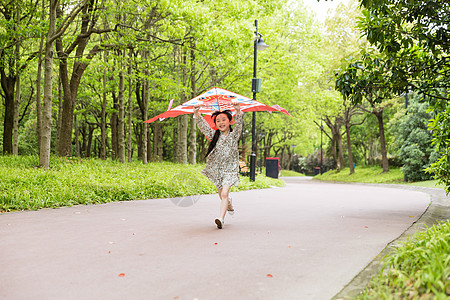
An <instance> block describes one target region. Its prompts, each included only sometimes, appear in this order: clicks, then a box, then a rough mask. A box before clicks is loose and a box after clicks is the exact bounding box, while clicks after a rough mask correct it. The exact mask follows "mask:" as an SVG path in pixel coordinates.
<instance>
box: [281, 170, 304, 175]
mask: <svg viewBox="0 0 450 300" xmlns="http://www.w3.org/2000/svg"><path fill="white" fill-rule="evenodd" d="M280 176H282V177H294V176H305V174H302V173H299V172H295V171H292V170H281V175H280Z"/></svg>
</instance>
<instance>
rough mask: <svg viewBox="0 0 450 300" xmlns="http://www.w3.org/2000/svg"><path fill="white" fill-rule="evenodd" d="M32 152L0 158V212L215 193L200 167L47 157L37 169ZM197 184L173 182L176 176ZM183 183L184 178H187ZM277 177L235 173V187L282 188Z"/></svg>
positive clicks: (35, 159)
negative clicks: (43, 166)
mask: <svg viewBox="0 0 450 300" xmlns="http://www.w3.org/2000/svg"><path fill="white" fill-rule="evenodd" d="M38 161H39V159H38V157H37V156H0V177H1V178H2V180H1V182H0V211H12V210H28V209H39V208H44V207H60V206H71V205H76V204H97V203H106V202H113V201H126V200H139V199H151V198H169V197H179V196H186V195H195V194H210V193H216V192H217V191H216V189H215V187H214V185H213V184H212V183H211V182H210V181H209V180H208V179H207V178H206V177H204V176H203V175H201V174H200V170H201V169H202V168H203V167H204V166H203V165H195V166H192V165H178V164H173V163H167V162H162V163H150V164H147V165H143V164H142V163H140V162H137V161H135V162H132V163H128V164H121V163H119V162H116V161H111V160H107V161H102V160H98V159H89V160H81V159H78V158H59V157H52V158H51V164H50V165H51V166H52V168H51V169H49V170H47V171H46V170H42V169H39V168H37V165H38ZM180 174H182V175H183V176H187V177H188V178H194V179H195V182H196V183H198V184H197V185H195V186H192V185H189V184H176V185H174V184H173V182H174V180H175V179H176V177H177V175H180ZM187 182H188V183H189V181H187ZM283 184H284V183H283V181H281V180H276V179H272V178H267V177H265V176H263V175H258V177H257V178H256V181H255V182H250V181H249V178H248V177H241V183H240V185H239V187H238V188H234V187H233V190H235V191H240V190H249V189H255V188H268V187H270V186H282V185H283Z"/></svg>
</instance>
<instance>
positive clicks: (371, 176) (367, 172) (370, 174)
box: [314, 166, 404, 183]
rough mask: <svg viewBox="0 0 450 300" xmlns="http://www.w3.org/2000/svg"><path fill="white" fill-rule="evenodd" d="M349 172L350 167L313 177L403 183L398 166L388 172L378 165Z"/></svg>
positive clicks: (327, 179)
mask: <svg viewBox="0 0 450 300" xmlns="http://www.w3.org/2000/svg"><path fill="white" fill-rule="evenodd" d="M349 174H350V169H349V168H344V169H342V170H341V171H335V170H332V171H328V172H326V173H323V174H322V175H317V176H315V177H314V179H318V180H326V181H342V182H364V183H403V178H404V176H403V173H402V170H401V169H400V168H390V169H389V172H387V173H383V169H382V168H380V167H378V166H371V167H357V168H356V169H355V173H353V174H352V175H349Z"/></svg>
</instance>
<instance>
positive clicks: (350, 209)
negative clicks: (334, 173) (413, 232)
mask: <svg viewBox="0 0 450 300" xmlns="http://www.w3.org/2000/svg"><path fill="white" fill-rule="evenodd" d="M286 181H287V185H286V187H283V188H271V189H265V190H253V191H246V192H239V193H233V202H234V204H235V208H236V214H235V215H234V216H233V217H227V219H226V224H225V228H224V229H222V230H218V229H216V227H215V224H214V217H216V214H217V213H218V208H219V201H218V199H217V196H215V195H205V196H201V197H200V199H199V200H198V202H196V203H195V204H194V205H193V206H190V207H179V206H176V205H174V204H173V203H172V201H170V200H168V199H158V200H146V201H131V202H120V203H110V204H104V205H94V206H75V207H69V208H61V209H44V210H40V211H29V212H15V213H6V214H1V215H0V299H11V300H16V299H27V300H28V299H33V300H36V299H45V300H49V299H58V300H60V299H65V300H68V299H77V300H78V299H96V300H97V299H133V300H134V299H190V300H191V299H199V300H203V299H246V300H247V299H283V300H286V299H330V298H332V297H333V296H334V295H336V294H337V293H338V292H339V291H340V290H341V289H342V288H343V287H344V286H345V285H346V284H347V283H348V282H350V281H351V279H352V278H353V277H354V276H356V275H357V274H358V273H359V272H360V271H361V270H362V269H364V267H365V266H366V265H367V264H369V263H370V262H371V261H372V259H373V258H374V257H375V256H376V255H377V254H378V253H380V251H382V250H383V248H384V247H385V246H386V245H387V244H388V243H389V242H391V241H392V240H394V239H396V238H397V237H398V236H400V235H401V234H402V233H403V232H404V231H405V230H406V229H407V228H408V227H410V226H411V224H412V223H413V222H415V221H416V220H417V219H418V218H419V217H420V216H421V215H422V214H423V212H424V211H425V210H426V209H427V207H428V205H429V202H430V196H429V195H427V194H426V193H423V192H417V191H407V190H401V189H392V188H383V187H382V188H380V187H374V186H364V185H343V184H331V183H321V182H315V181H310V180H307V179H305V178H303V179H302V178H287V179H286Z"/></svg>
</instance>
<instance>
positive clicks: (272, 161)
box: [266, 157, 280, 178]
mask: <svg viewBox="0 0 450 300" xmlns="http://www.w3.org/2000/svg"><path fill="white" fill-rule="evenodd" d="M279 172H280V163H279V160H278V157H266V176H267V177H272V178H278V174H279Z"/></svg>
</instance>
